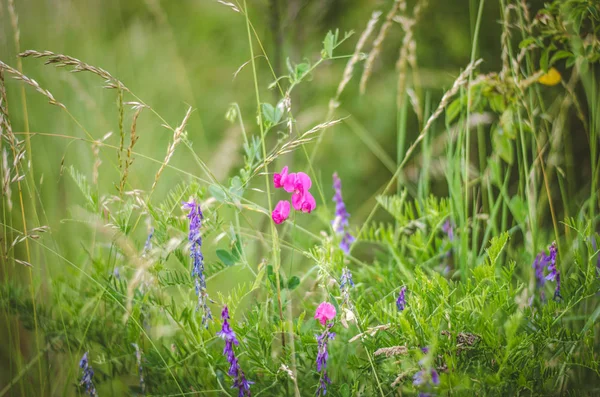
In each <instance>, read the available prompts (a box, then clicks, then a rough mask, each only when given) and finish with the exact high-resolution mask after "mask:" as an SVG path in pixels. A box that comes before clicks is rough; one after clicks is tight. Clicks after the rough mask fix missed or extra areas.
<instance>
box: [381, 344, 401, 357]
mask: <svg viewBox="0 0 600 397" xmlns="http://www.w3.org/2000/svg"><path fill="white" fill-rule="evenodd" d="M407 353H408V349H407V348H406V346H392V347H382V348H380V349H377V350H376V351H375V353H373V354H374V355H375V356H381V355H385V356H386V357H393V356H403V355H405V354H407Z"/></svg>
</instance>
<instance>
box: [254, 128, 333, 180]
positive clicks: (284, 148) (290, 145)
mask: <svg viewBox="0 0 600 397" xmlns="http://www.w3.org/2000/svg"><path fill="white" fill-rule="evenodd" d="M343 120H344V119H343V118H342V119H337V120H332V121H327V122H325V123H321V124H318V125H316V126H314V127H313V128H311V129H310V130H308V131H306V132H305V133H304V134H302V135H300V137H298V138H296V139H294V140H292V141H288V142H286V143H284V144H283V145H281V147H280V148H279V149H277V150H276V151H275V152H274V153H272V154H270V155H269V156H268V157H267V158H266V160H265V161H263V162H262V163H261V164H259V165H258V166H257V167H256V169H255V170H254V174H253V176H254V175H256V174H257V172H258V171H260V170H261V169H262V168H264V167H265V166H267V165H269V164H271V163H272V162H273V161H275V159H277V157H279V156H282V155H284V154H286V153H290V152H292V151H294V149H296V148H298V147H300V146H302V145H306V144H307V143H310V142H312V141H314V140H315V139H317V138H318V136H316V135H315V133H316V132H318V131H321V130H326V129H328V128H329V127H331V126H333V125H336V124H339V123H341V122H342V121H343ZM319 136H320V135H319Z"/></svg>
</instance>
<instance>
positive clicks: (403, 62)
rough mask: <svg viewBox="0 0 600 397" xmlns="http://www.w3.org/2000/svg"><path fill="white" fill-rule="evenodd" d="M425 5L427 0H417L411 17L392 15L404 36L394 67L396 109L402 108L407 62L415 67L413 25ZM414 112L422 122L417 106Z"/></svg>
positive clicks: (415, 46)
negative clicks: (396, 78) (396, 85)
mask: <svg viewBox="0 0 600 397" xmlns="http://www.w3.org/2000/svg"><path fill="white" fill-rule="evenodd" d="M426 5H427V1H419V2H418V3H417V5H415V8H414V9H413V16H412V18H408V17H405V16H402V15H399V16H396V17H394V21H396V22H398V23H399V24H400V26H402V30H404V38H403V39H402V46H401V47H400V55H399V56H398V61H397V62H396V69H397V70H398V89H397V94H396V104H397V106H398V109H401V108H402V106H403V102H404V93H405V92H406V74H407V69H408V64H410V65H411V67H412V68H413V70H414V69H416V66H417V57H416V52H417V42H416V40H415V39H414V27H415V25H416V24H417V22H418V20H419V17H420V16H421V11H422V10H423V8H425V6H426ZM415 97H416V95H415ZM412 102H413V103H415V102H417V103H418V100H417V101H415V100H412ZM419 108H420V106H419ZM415 113H417V116H418V117H419V122H422V120H421V118H422V114H421V113H420V112H419V111H418V110H417V108H415Z"/></svg>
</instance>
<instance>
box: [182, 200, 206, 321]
mask: <svg viewBox="0 0 600 397" xmlns="http://www.w3.org/2000/svg"><path fill="white" fill-rule="evenodd" d="M183 208H184V209H187V210H189V211H190V212H189V214H188V216H187V217H188V219H189V220H190V227H189V233H188V240H189V242H190V244H191V247H190V257H191V258H192V277H193V278H194V284H195V287H196V295H197V296H198V303H197V305H196V311H198V310H199V309H200V307H202V310H203V315H202V324H203V325H204V326H205V327H208V320H211V319H212V313H211V311H210V308H209V307H208V300H209V298H208V293H207V292H206V279H205V278H204V256H203V255H202V250H201V248H202V235H201V234H200V227H202V219H203V218H204V216H203V215H202V210H201V209H200V205H199V204H197V203H196V201H195V200H193V199H192V200H191V201H190V202H187V203H183Z"/></svg>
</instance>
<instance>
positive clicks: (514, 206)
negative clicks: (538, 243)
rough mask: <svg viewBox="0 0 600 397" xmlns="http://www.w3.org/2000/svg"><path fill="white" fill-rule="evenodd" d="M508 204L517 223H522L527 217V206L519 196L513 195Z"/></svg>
mask: <svg viewBox="0 0 600 397" xmlns="http://www.w3.org/2000/svg"><path fill="white" fill-rule="evenodd" d="M508 206H509V208H510V212H512V214H513V216H514V217H515V219H516V221H517V223H519V224H524V223H525V220H526V219H527V207H526V205H525V201H524V200H523V199H522V198H521V197H519V196H513V198H512V199H510V203H509V204H508Z"/></svg>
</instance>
